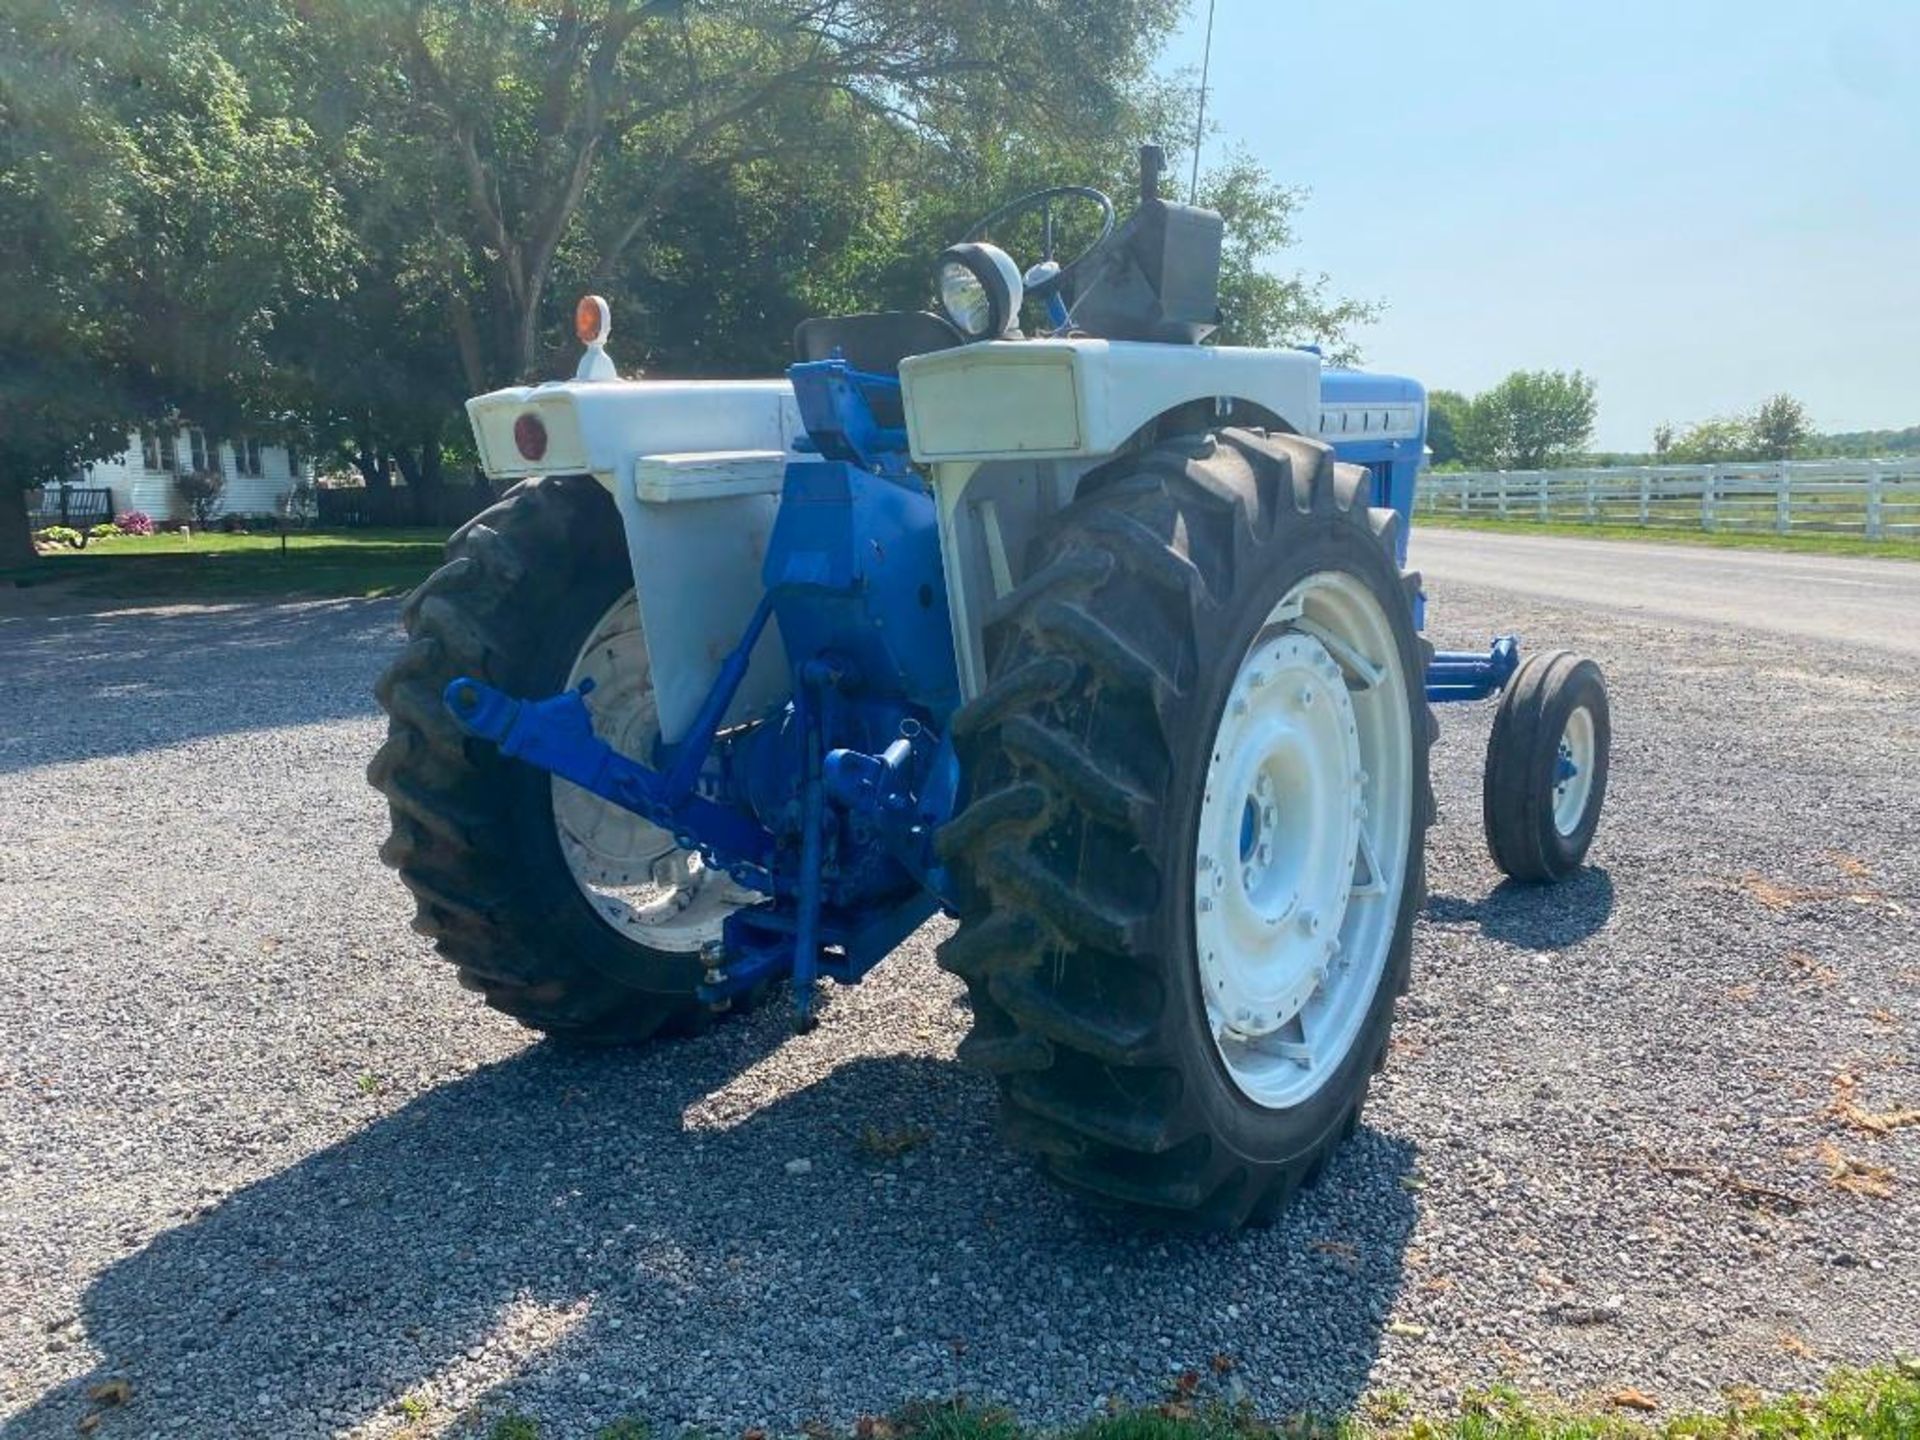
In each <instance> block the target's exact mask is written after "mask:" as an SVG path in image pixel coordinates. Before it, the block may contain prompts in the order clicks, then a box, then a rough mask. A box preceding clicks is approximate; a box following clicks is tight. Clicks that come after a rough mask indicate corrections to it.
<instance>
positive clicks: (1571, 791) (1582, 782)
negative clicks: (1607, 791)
mask: <svg viewBox="0 0 1920 1440" xmlns="http://www.w3.org/2000/svg"><path fill="white" fill-rule="evenodd" d="M1597 748H1598V745H1597V741H1596V739H1595V736H1594V727H1593V712H1592V711H1591V710H1589V709H1587V707H1586V706H1584V705H1581V706H1577V707H1576V708H1575V709H1574V712H1573V713H1572V714H1571V715H1569V716H1567V728H1566V729H1565V730H1563V731H1561V732H1560V753H1559V754H1558V755H1557V756H1556V757H1555V758H1554V772H1553V828H1554V829H1556V830H1558V831H1559V832H1560V833H1561V834H1562V835H1571V834H1573V833H1574V832H1575V831H1577V830H1578V829H1579V828H1580V822H1581V821H1582V820H1584V819H1585V818H1586V815H1587V799H1588V797H1589V796H1591V795H1592V794H1593V762H1594V755H1595V753H1596V750H1597Z"/></svg>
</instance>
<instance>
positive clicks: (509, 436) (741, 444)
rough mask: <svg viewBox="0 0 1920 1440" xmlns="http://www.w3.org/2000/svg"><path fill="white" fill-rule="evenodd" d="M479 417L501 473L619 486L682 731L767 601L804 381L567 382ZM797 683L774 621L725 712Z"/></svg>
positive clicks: (509, 397)
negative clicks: (796, 388) (767, 567)
mask: <svg viewBox="0 0 1920 1440" xmlns="http://www.w3.org/2000/svg"><path fill="white" fill-rule="evenodd" d="M467 416H468V419H469V420H470V421H471V422H472V425H473V438H474V442H475V444H476V445H478V447H479V450H480V463H481V465H482V467H483V468H484V469H485V470H486V472H487V474H488V475H489V476H490V477H492V478H494V479H499V480H518V479H523V478H526V477H529V476H538V475H580V474H587V475H592V476H593V477H594V478H595V479H596V480H598V481H599V482H600V483H601V484H602V485H604V486H606V488H607V489H608V491H610V492H611V493H612V495H613V498H614V503H615V505H616V507H617V508H618V510H619V513H620V523H621V526H622V528H623V529H624V530H625V531H626V540H627V553H628V555H629V556H630V557H631V559H632V562H633V574H634V588H635V590H636V591H637V593H638V598H639V602H640V624H641V628H642V630H643V631H644V632H645V634H646V641H647V657H648V662H649V664H650V666H651V668H652V671H653V677H652V678H653V695H654V700H655V703H656V704H657V706H658V708H659V720H660V733H661V736H662V738H663V739H665V740H666V741H668V742H669V743H671V742H674V741H677V740H679V739H680V738H681V737H682V736H684V735H685V734H686V732H687V729H688V728H689V726H690V725H691V723H692V721H693V718H694V715H695V714H696V712H697V711H698V710H699V707H700V702H701V701H702V700H703V699H704V698H705V697H706V694H707V691H708V690H709V689H711V688H712V685H713V681H714V678H715V677H716V676H717V675H718V674H719V673H720V664H721V661H722V660H723V659H724V658H725V656H726V655H727V652H728V651H730V650H731V649H732V648H733V646H734V645H735V644H736V643H737V642H738V641H739V638H740V636H741V635H742V634H743V633H744V632H745V630H746V628H747V623H748V621H749V620H750V619H751V618H752V616H753V611H754V607H755V606H756V605H757V604H758V603H759V600H760V565H761V562H762V560H764V559H765V558H766V553H767V538H768V536H769V535H770V534H771V533H772V530H773V517H774V513H775V511H776V510H777V508H778V506H779V502H780V485H781V480H782V478H783V476H784V475H785V472H786V463H787V459H788V457H789V456H790V455H792V454H793V453H794V448H793V447H794V442H795V441H796V440H799V439H800V438H802V437H803V436H804V435H805V434H806V430H805V428H804V427H803V426H802V425H801V423H800V410H799V406H798V404H797V403H796V402H795V400H794V398H793V387H792V386H791V385H790V384H788V383H787V382H786V381H785V380H742V381H708V380H616V381H563V382H560V383H557V384H551V385H536V386H516V387H513V388H510V389H506V390H496V391H494V392H493V393H492V394H489V395H482V396H479V397H478V398H476V399H473V400H469V401H468V402H467ZM531 420H537V421H538V422H539V426H538V429H537V430H533V429H532V428H531V424H530V422H531ZM787 688H788V678H787V666H786V657H785V653H784V652H783V650H782V649H781V646H780V637H779V634H778V632H777V630H776V629H774V628H772V627H770V628H769V631H768V633H767V635H766V636H765V637H763V638H762V640H761V642H760V646H759V648H758V649H757V650H756V651H755V652H754V658H753V666H752V668H751V669H750V670H749V671H748V673H747V678H746V680H745V682H744V683H743V684H742V685H741V687H740V693H739V695H738V697H737V698H736V700H735V702H734V706H733V709H732V710H731V711H730V712H729V714H728V717H727V718H728V719H729V720H730V721H731V720H735V719H739V718H742V717H744V716H747V715H750V714H754V713H757V712H759V711H761V710H763V709H765V708H766V707H768V706H771V705H773V704H776V703H778V702H779V701H780V700H781V699H782V698H784V696H785V694H786V691H787ZM637 758H641V759H644V758H646V757H644V756H641V757H637Z"/></svg>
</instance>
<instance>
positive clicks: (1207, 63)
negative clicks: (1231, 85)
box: [1187, 0, 1217, 205]
mask: <svg viewBox="0 0 1920 1440" xmlns="http://www.w3.org/2000/svg"><path fill="white" fill-rule="evenodd" d="M1216 3H1217V0H1207V48H1206V50H1205V52H1204V54H1203V55H1202V57H1201V60H1200V110H1199V113H1198V114H1197V115H1195V116H1194V118H1193V180H1192V181H1191V182H1190V183H1189V184H1188V186H1187V203H1188V204H1189V205H1198V204H1199V203H1200V140H1201V137H1202V136H1204V135H1205V134H1206V133H1207V77H1208V76H1209V75H1210V74H1212V72H1213V9H1214V6H1215V4H1216Z"/></svg>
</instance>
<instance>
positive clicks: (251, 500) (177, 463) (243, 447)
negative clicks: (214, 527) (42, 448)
mask: <svg viewBox="0 0 1920 1440" xmlns="http://www.w3.org/2000/svg"><path fill="white" fill-rule="evenodd" d="M216 465H217V466H219V468H220V473H221V474H222V475H224V476H225V477H226V482H227V483H226V489H225V490H224V491H223V492H222V493H221V496H220V510H219V513H220V514H222V515H275V514H278V513H279V510H280V507H281V505H282V504H283V503H284V502H285V500H286V497H287V492H288V491H290V490H292V489H293V487H294V486H295V485H296V484H297V483H299V482H300V481H302V480H304V481H307V482H309V483H310V482H311V481H312V480H313V462H312V461H311V460H309V459H305V458H302V457H300V456H296V455H294V454H293V453H292V452H290V451H289V450H288V449H287V448H286V447H285V446H283V445H265V444H262V443H261V442H260V441H258V440H254V439H249V438H247V437H246V436H241V437H239V438H237V439H234V440H231V441H224V442H212V441H209V439H208V438H207V436H206V434H205V433H203V432H202V431H200V430H197V429H193V428H191V427H185V428H182V429H179V430H162V429H148V430H141V431H135V432H132V433H130V434H129V435H128V436H127V448H126V450H125V451H124V452H122V453H121V454H119V455H116V456H114V457H113V458H112V459H109V460H97V461H95V462H94V463H93V464H91V465H89V466H88V467H87V478H86V480H85V481H84V482H82V483H84V484H85V485H88V486H91V487H96V488H104V489H108V490H111V491H112V492H113V513H114V514H115V515H124V514H126V513H127V511H129V510H144V511H145V512H146V513H147V514H149V515H151V516H152V517H153V518H154V519H156V520H167V519H174V520H184V519H187V518H189V515H190V511H189V509H188V506H187V503H186V502H185V501H184V500H182V499H181V498H180V496H179V495H178V494H177V493H176V492H175V491H174V488H173V481H174V477H175V476H176V475H184V474H189V473H191V472H192V471H195V470H210V469H212V468H213V467H214V466H216Z"/></svg>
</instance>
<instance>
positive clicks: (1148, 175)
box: [1140, 145, 1167, 205]
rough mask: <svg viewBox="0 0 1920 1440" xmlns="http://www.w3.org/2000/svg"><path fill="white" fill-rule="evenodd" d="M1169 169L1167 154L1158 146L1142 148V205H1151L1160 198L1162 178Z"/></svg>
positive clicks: (1144, 146) (1143, 146)
mask: <svg viewBox="0 0 1920 1440" xmlns="http://www.w3.org/2000/svg"><path fill="white" fill-rule="evenodd" d="M1166 168H1167V152H1166V151H1164V150H1162V149H1161V148H1160V147H1159V146H1158V145H1142V146H1141V147H1140V203H1141V204H1142V205H1151V204H1152V203H1153V202H1154V201H1156V200H1158V199H1159V198H1160V176H1161V175H1162V174H1163V173H1165V171H1166Z"/></svg>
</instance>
